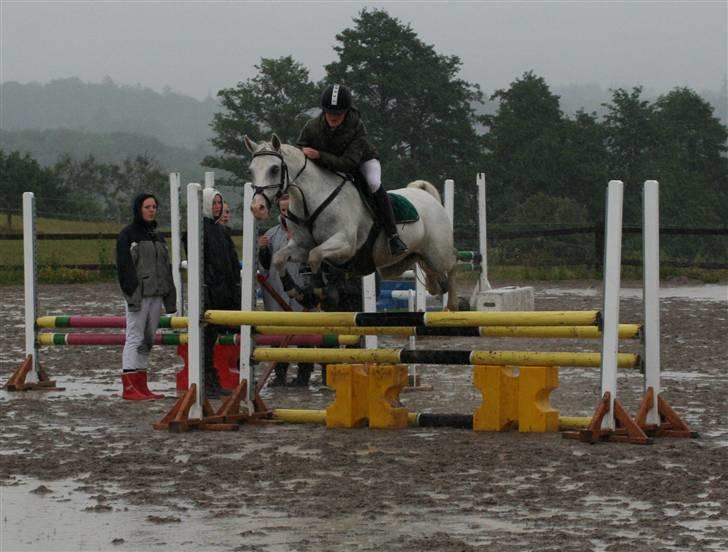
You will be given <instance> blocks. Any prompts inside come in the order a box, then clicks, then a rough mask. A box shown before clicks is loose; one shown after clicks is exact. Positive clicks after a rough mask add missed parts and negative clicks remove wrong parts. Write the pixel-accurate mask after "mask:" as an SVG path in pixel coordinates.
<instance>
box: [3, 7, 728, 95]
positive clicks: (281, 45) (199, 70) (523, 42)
mask: <svg viewBox="0 0 728 552" xmlns="http://www.w3.org/2000/svg"><path fill="white" fill-rule="evenodd" d="M365 7H371V8H374V7H376V8H382V9H385V10H386V11H387V12H388V13H389V14H390V15H391V16H393V17H397V18H398V19H400V21H402V22H403V23H407V24H410V25H411V26H412V28H413V30H414V31H415V32H416V33H417V34H418V35H419V38H420V39H421V40H422V41H424V42H425V43H427V44H431V45H433V46H434V47H435V50H436V51H437V53H439V54H447V55H457V56H459V57H460V59H461V60H462V62H463V67H462V73H461V75H462V77H463V78H465V79H466V80H468V81H470V82H474V83H478V84H480V85H481V86H482V88H483V91H484V92H485V93H486V94H490V93H492V92H493V90H495V89H497V88H507V87H508V85H509V84H510V83H511V82H512V81H513V80H514V79H516V78H518V77H519V76H521V75H522V74H523V73H524V72H525V71H528V70H533V71H534V72H535V73H536V74H537V75H539V76H542V77H544V78H545V79H546V82H547V83H548V84H549V85H550V86H558V85H564V84H591V83H596V84H599V85H601V86H602V87H604V88H607V87H615V86H625V87H631V86H636V85H644V86H645V87H646V88H648V89H654V90H655V91H656V92H659V93H663V92H667V91H668V90H670V89H671V88H673V87H675V86H688V87H691V88H693V89H695V90H696V91H698V92H699V91H701V90H703V89H711V90H715V91H717V90H719V89H720V88H721V86H722V84H723V79H724V78H725V76H726V71H728V2H727V1H726V0H717V1H710V2H705V1H690V2H666V1H652V2H638V1H624V2H565V1H558V2H557V1H543V2H337V3H328V2H300V1H299V2H273V1H268V2H214V1H189V2H181V1H166V2H152V1H148V0H145V1H136V2H135V1H131V0H125V1H123V2H113V1H112V2H102V1H94V2H79V1H75V2H71V1H64V0H54V1H51V2H48V1H42V2H34V1H32V0H23V1H22V2H17V1H11V0H0V50H1V51H0V81H3V82H5V81H19V82H22V83H25V82H29V81H38V82H48V81H49V80H51V79H56V78H67V77H71V76H77V77H80V78H81V79H82V80H84V81H89V82H100V81H101V80H102V79H103V78H104V77H105V76H109V77H111V78H112V79H113V80H114V81H116V82H117V83H120V84H131V85H136V84H140V85H142V86H148V87H151V88H153V89H155V90H157V91H161V90H162V89H163V88H164V87H165V86H170V87H171V88H172V89H173V90H174V91H176V92H180V93H184V94H188V95H191V96H194V97H197V98H204V97H205V96H207V95H208V94H211V95H215V94H216V93H217V91H218V90H220V89H221V88H228V87H232V86H235V85H236V84H237V83H238V82H239V81H242V80H245V79H247V78H250V77H252V76H254V75H255V73H256V71H255V68H254V65H255V64H256V63H258V62H259V61H260V59H261V58H262V57H266V58H277V57H281V56H285V55H289V54H290V55H292V56H293V58H294V59H296V60H297V61H300V62H301V63H303V64H304V65H305V66H306V67H308V68H309V70H310V71H311V78H312V79H313V80H318V79H320V78H322V77H323V66H324V65H325V64H327V63H330V62H331V61H333V60H334V59H335V53H334V51H333V46H334V44H335V43H336V38H335V36H336V33H338V32H340V31H342V30H343V29H345V28H347V27H352V26H353V21H352V20H353V18H354V17H355V16H356V14H357V13H358V12H359V11H360V10H361V9H362V8H365Z"/></svg>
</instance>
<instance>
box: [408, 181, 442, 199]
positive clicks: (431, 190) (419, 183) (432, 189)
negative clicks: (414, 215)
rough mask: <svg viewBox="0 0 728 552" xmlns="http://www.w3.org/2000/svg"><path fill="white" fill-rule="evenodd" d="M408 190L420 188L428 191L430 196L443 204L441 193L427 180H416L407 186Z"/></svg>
mask: <svg viewBox="0 0 728 552" xmlns="http://www.w3.org/2000/svg"><path fill="white" fill-rule="evenodd" d="M407 187H408V188H418V189H420V190H424V191H426V192H427V193H428V194H430V195H431V196H432V197H434V198H435V199H436V200H437V202H438V203H442V198H441V197H440V192H438V191H437V188H435V187H434V186H433V185H432V184H430V183H429V182H428V181H427V180H414V181H412V182H410V183H409V184H407Z"/></svg>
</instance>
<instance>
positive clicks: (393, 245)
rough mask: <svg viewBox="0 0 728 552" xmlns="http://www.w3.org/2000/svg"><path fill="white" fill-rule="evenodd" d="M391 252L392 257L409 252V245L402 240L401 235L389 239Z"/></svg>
mask: <svg viewBox="0 0 728 552" xmlns="http://www.w3.org/2000/svg"><path fill="white" fill-rule="evenodd" d="M389 252H390V253H391V255H392V257H397V256H399V255H402V254H404V253H406V252H407V245H406V244H405V243H404V242H403V241H402V240H401V239H400V237H399V235H397V234H394V235H393V236H390V237H389Z"/></svg>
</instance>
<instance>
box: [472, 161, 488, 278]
mask: <svg viewBox="0 0 728 552" xmlns="http://www.w3.org/2000/svg"><path fill="white" fill-rule="evenodd" d="M475 184H476V186H477V187H478V245H479V246H480V256H481V260H480V267H481V268H480V278H479V279H478V291H487V290H489V289H491V286H490V282H489V281H488V214H487V212H486V210H485V207H486V204H485V173H477V175H476V177H475Z"/></svg>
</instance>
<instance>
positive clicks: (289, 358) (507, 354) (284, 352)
mask: <svg viewBox="0 0 728 552" xmlns="http://www.w3.org/2000/svg"><path fill="white" fill-rule="evenodd" d="M252 358H253V360H254V361H256V362H317V363H322V364H341V363H377V364H441V365H448V364H450V365H477V364H495V365H514V366H562V367H563V366H574V367H584V368H598V367H599V366H600V364H601V359H602V355H601V353H567V352H540V351H539V352H530V351H451V350H439V351H426V350H412V349H285V348H281V349H271V348H266V347H256V349H255V351H253V355H252ZM617 365H618V367H619V368H639V366H640V358H639V355H636V354H632V353H620V354H618V356H617Z"/></svg>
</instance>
